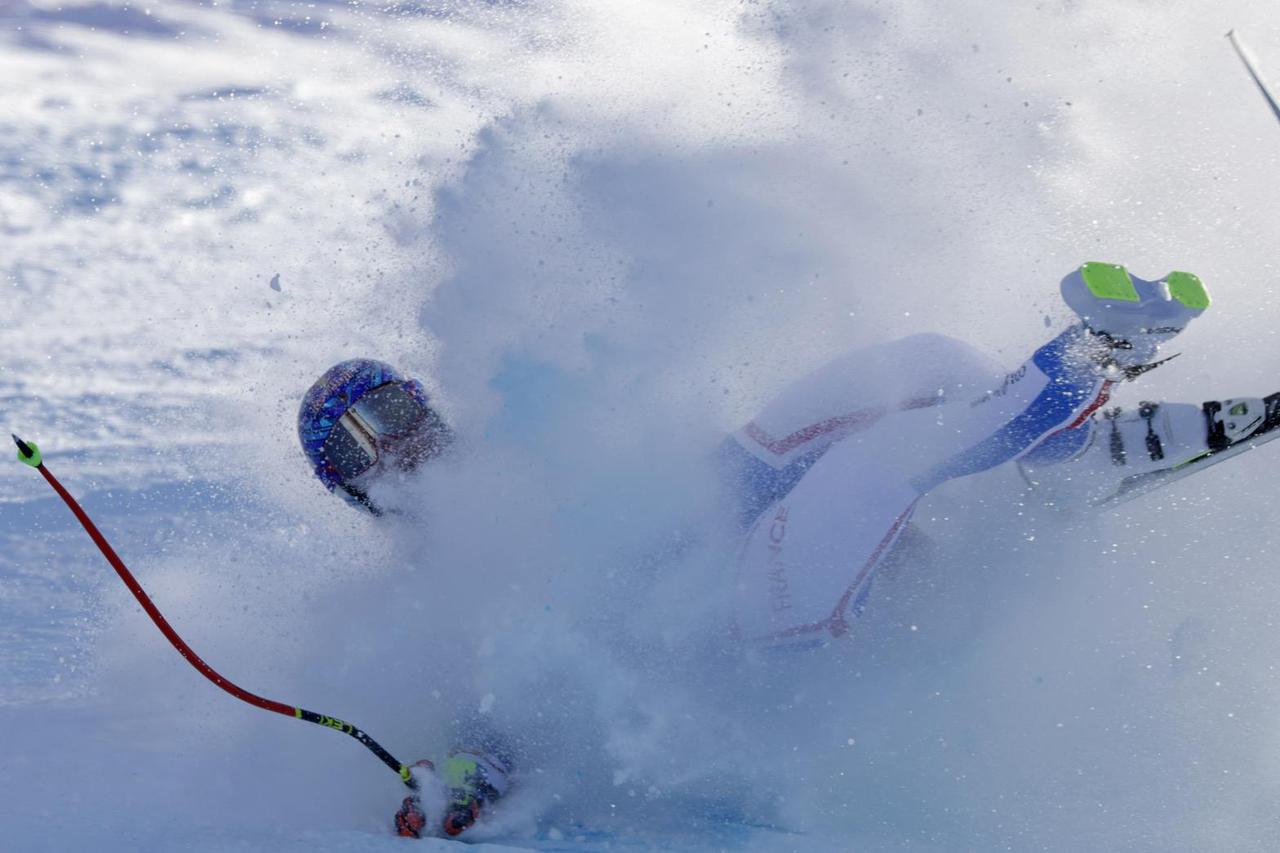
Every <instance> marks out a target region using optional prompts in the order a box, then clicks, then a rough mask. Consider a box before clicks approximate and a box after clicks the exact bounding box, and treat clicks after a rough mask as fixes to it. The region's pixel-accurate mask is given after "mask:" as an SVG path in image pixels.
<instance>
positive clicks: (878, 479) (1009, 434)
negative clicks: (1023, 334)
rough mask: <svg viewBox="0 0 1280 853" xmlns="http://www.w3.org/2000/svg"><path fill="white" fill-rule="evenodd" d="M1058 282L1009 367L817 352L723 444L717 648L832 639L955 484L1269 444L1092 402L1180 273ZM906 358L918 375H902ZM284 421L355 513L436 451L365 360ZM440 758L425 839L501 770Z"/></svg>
mask: <svg viewBox="0 0 1280 853" xmlns="http://www.w3.org/2000/svg"><path fill="white" fill-rule="evenodd" d="M1061 289H1062V295H1063V298H1064V299H1065V301H1066V303H1067V305H1068V306H1069V307H1070V308H1071V309H1072V310H1073V311H1074V312H1075V313H1076V314H1077V315H1078V316H1079V318H1080V321H1079V322H1077V323H1075V324H1074V325H1072V326H1070V327H1069V328H1068V329H1067V330H1066V331H1064V332H1062V333H1061V334H1059V335H1058V336H1056V337H1055V338H1054V339H1053V340H1051V341H1049V342H1048V343H1046V344H1045V345H1043V346H1042V347H1040V348H1039V349H1038V350H1036V351H1035V353H1034V354H1032V356H1031V357H1030V358H1029V359H1028V360H1027V361H1026V362H1025V363H1024V364H1022V365H1021V366H1020V367H1018V368H1017V369H1016V370H1014V371H1012V372H1009V373H1004V374H1003V375H1002V374H1001V372H1000V371H999V370H998V369H997V368H995V367H994V366H993V365H991V364H990V363H989V362H988V361H987V360H986V359H985V357H983V356H982V355H981V354H979V353H978V352H977V351H975V350H974V349H972V348H971V347H968V346H967V345H965V344H962V343H960V342H958V341H955V340H952V339H949V338H945V337H942V336H939V335H917V336H913V337H910V338H906V339H904V340H900V341H896V342H893V343H889V344H884V345H881V346H878V347H873V348H870V349H867V350H862V351H859V352H855V353H850V354H848V355H846V356H844V357H841V358H838V359H836V360H835V361H833V362H831V363H829V364H828V365H826V366H825V367H823V368H820V369H819V370H817V371H815V372H814V373H812V374H810V375H808V376H806V377H804V378H802V379H800V380H798V381H797V382H795V383H793V384H792V385H791V386H789V387H788V388H786V389H784V391H783V392H782V393H781V394H780V395H778V396H777V397H776V398H775V399H774V400H773V401H772V402H771V403H770V404H769V405H767V406H766V407H765V409H764V410H763V411H762V412H761V413H760V414H759V415H758V416H757V417H756V418H755V419H753V420H752V421H750V422H749V423H748V424H746V425H745V426H744V427H742V428H741V429H739V430H737V431H736V432H735V433H734V434H733V435H731V436H729V437H728V438H727V439H725V441H724V443H723V444H722V446H721V447H720V449H719V451H718V453H717V454H716V462H717V465H718V468H719V470H720V471H721V473H722V476H723V479H724V481H725V483H726V486H727V492H728V493H729V494H730V495H731V502H732V507H731V509H732V512H733V514H734V516H735V517H736V521H737V523H739V524H740V525H741V527H742V530H743V537H744V545H743V548H742V550H741V554H740V557H739V558H738V565H737V577H736V579H735V581H734V583H733V584H732V590H733V591H732V595H733V596H734V601H733V614H732V628H731V630H732V632H733V634H734V635H735V636H737V637H738V638H740V639H741V640H742V641H744V642H747V643H750V644H753V645H764V646H782V645H785V646H800V647H804V646H815V645H822V644H825V643H827V642H830V641H831V640H832V638H835V637H839V636H841V635H843V634H845V633H846V632H847V631H848V620H849V619H850V618H851V614H855V615H856V614H857V613H858V612H861V608H862V605H863V603H864V602H865V600H866V598H867V595H868V593H869V591H870V587H871V582H872V580H873V578H874V576H875V574H876V570H877V568H878V567H879V566H881V565H882V564H883V563H884V562H885V559H886V556H887V555H888V554H889V553H890V552H891V551H892V550H893V548H894V546H895V545H896V544H897V543H898V541H899V538H900V536H901V534H902V532H903V530H904V528H905V527H906V525H907V524H908V522H909V521H910V519H911V516H912V514H913V512H914V511H915V509H916V506H917V504H918V502H919V501H920V499H921V498H923V497H924V496H926V495H927V494H928V493H929V492H930V491H931V490H932V489H934V488H935V487H937V486H938V485H940V484H942V483H944V482H947V481H949V480H952V479H955V478H957V477H963V476H966V475H969V474H974V473H978V472H980V471H985V470H988V469H990V468H993V467H995V466H997V465H1000V464H1003V463H1006V462H1015V463H1016V464H1018V465H1019V467H1020V468H1021V470H1022V472H1023V474H1024V476H1026V478H1027V479H1028V481H1029V482H1031V483H1033V484H1051V485H1056V486H1059V487H1062V488H1074V489H1077V490H1078V491H1079V490H1083V494H1081V495H1080V496H1079V497H1081V498H1082V499H1083V500H1085V501H1087V502H1089V503H1093V504H1101V503H1106V502H1109V501H1113V500H1120V499H1125V498H1128V497H1131V496H1134V495H1136V494H1139V493H1141V492H1143V491H1146V490H1148V489H1150V488H1154V487H1155V486H1157V485H1160V484H1162V483H1164V482H1167V481H1169V480H1171V479H1174V478H1177V477H1180V476H1183V475H1185V474H1186V473H1188V472H1190V471H1194V470H1199V469H1200V468H1202V467H1205V466H1206V465H1207V464H1212V463H1213V462H1217V461H1221V460H1222V459H1224V458H1227V457H1228V456H1230V455H1233V454H1234V453H1238V452H1241V451H1243V450H1245V449H1247V448H1248V447H1250V446H1253V445H1254V444H1256V443H1259V442H1261V441H1265V440H1267V439H1269V438H1272V437H1274V436H1275V435H1277V434H1280V431H1274V430H1275V428H1276V427H1277V426H1280V394H1277V395H1272V396H1271V397H1268V398H1267V399H1265V400H1263V399H1256V398H1245V399H1229V400H1221V401H1210V402H1207V403H1204V404H1203V405H1191V404H1179V403H1173V404H1163V403H1162V404H1155V403H1143V404H1141V405H1140V406H1139V407H1138V409H1137V411H1135V412H1131V413H1125V412H1121V411H1120V410H1119V409H1111V410H1104V409H1103V407H1104V405H1105V404H1106V402H1107V400H1108V399H1109V396H1110V393H1111V391H1112V389H1113V388H1114V387H1115V385H1116V384H1117V383H1120V382H1123V381H1126V380H1132V379H1136V378H1138V377H1139V376H1141V375H1142V374H1144V373H1146V372H1147V371H1149V370H1151V369H1153V368H1154V367H1157V366H1159V365H1160V364H1163V363H1164V362H1165V361H1167V360H1168V358H1169V357H1164V358H1161V357H1160V355H1159V354H1158V353H1159V349H1160V347H1161V346H1162V345H1164V344H1166V343H1168V342H1169V341H1170V340H1171V339H1172V338H1173V337H1174V336H1176V335H1177V334H1178V333H1180V332H1181V331H1182V330H1183V329H1184V328H1186V326H1187V324H1188V323H1190V322H1191V320H1193V319H1195V318H1196V317H1198V316H1199V315H1200V314H1201V313H1203V311H1204V310H1205V309H1206V308H1207V307H1208V306H1209V297H1208V294H1207V292H1206V291H1205V289H1204V286H1203V285H1202V284H1201V282H1200V280H1199V279H1198V278H1196V277H1195V276H1194V275H1191V274H1189V273H1185V272H1173V273H1170V274H1168V275H1167V276H1165V277H1163V278H1161V279H1158V280H1153V281H1147V280H1143V279H1140V278H1137V277H1135V276H1133V275H1131V274H1130V273H1129V272H1128V271H1127V270H1125V268H1124V267H1121V266H1118V265H1114V264H1101V263H1087V264H1084V265H1083V266H1081V267H1080V268H1079V269H1077V270H1075V271H1073V272H1072V273H1070V274H1069V275H1067V276H1066V277H1065V278H1064V279H1063V280H1062V284H1061ZM908 361H909V362H912V363H915V364H919V365H923V366H922V368H921V369H920V370H918V371H917V372H916V374H915V375H913V376H910V377H905V378H904V377H903V376H902V375H901V371H900V370H899V367H900V366H901V365H902V364H903V363H906V362H908ZM904 384H905V385H906V386H908V387H906V388H904V387H903V386H904ZM298 426H299V435H300V437H301V439H302V444H303V448H304V450H305V451H306V453H307V456H308V458H309V459H310V461H311V463H312V465H313V467H314V470H315V473H316V476H317V477H318V478H319V479H320V480H321V481H322V482H323V483H324V484H325V486H326V487H328V488H329V489H330V491H333V492H335V493H338V494H340V495H341V496H342V497H344V498H345V499H347V500H348V501H350V502H351V503H353V504H355V505H357V506H360V507H362V508H363V509H365V510H367V511H369V512H372V513H374V514H375V515H376V514H381V513H382V512H383V509H382V508H381V507H380V506H379V504H378V503H377V502H376V499H375V497H373V496H371V492H370V489H371V487H372V486H373V485H374V484H375V483H376V482H377V481H379V480H380V479H381V478H383V477H384V476H385V475H386V473H387V472H402V473H403V472H408V471H413V470H415V469H417V468H418V467H419V466H421V465H422V464H423V463H424V462H426V461H428V460H430V459H432V458H434V457H436V456H438V455H440V454H441V453H443V452H445V451H446V449H447V448H448V447H449V445H450V443H451V441H452V439H453V435H452V432H451V431H450V430H449V428H448V426H447V425H446V424H445V422H444V420H443V419H442V418H441V417H440V415H439V414H438V413H437V412H436V411H435V410H434V409H433V408H432V406H431V405H430V401H429V399H428V398H427V395H426V393H425V391H424V390H423V388H422V386H421V384H420V383H418V382H416V381H414V380H410V379H407V378H405V377H403V376H401V375H399V374H397V373H396V372H395V371H394V370H393V369H392V368H390V367H389V366H387V365H385V364H382V363H380V362H373V361H367V360H355V361H348V362H343V363H341V364H339V365H336V366H335V367H333V368H331V369H330V370H329V371H328V372H326V373H325V374H324V376H322V377H321V378H320V380H319V381H317V382H316V384H315V385H314V386H313V387H312V388H311V389H310V390H309V391H308V392H307V394H306V397H305V399H304V401H303V404H302V408H301V411H300V413H299V421H298ZM457 756H461V757H460V758H458V762H460V763H458V762H454V758H455V757H457ZM450 762H454V763H453V764H449V763H446V766H445V768H444V770H443V772H442V773H441V774H439V776H440V778H441V779H443V780H444V783H445V784H444V787H445V789H446V790H447V794H446V796H445V799H446V801H447V805H446V806H445V807H444V814H445V818H444V822H443V827H444V829H445V831H446V832H447V833H449V834H456V832H460V831H461V830H462V829H464V828H465V827H466V826H469V825H471V823H474V821H475V820H476V818H477V817H478V816H479V814H480V810H481V808H482V807H484V806H485V805H487V804H488V803H491V802H493V801H494V800H496V799H498V798H499V797H501V796H502V794H503V793H504V792H505V790H506V788H507V785H508V779H507V774H508V773H509V772H510V770H511V762H510V760H509V759H508V758H507V757H506V756H502V757H499V756H497V755H495V754H493V753H491V752H487V751H485V750H483V749H480V750H464V751H461V752H457V753H455V754H454V756H451V758H450ZM425 827H426V817H425V814H424V813H423V809H422V805H421V802H420V801H418V800H417V799H415V798H409V799H406V801H405V803H404V806H403V807H402V809H401V812H400V813H399V814H398V815H397V828H398V829H399V830H400V832H401V834H407V835H414V836H417V835H419V834H421V833H422V832H424V831H426V829H425Z"/></svg>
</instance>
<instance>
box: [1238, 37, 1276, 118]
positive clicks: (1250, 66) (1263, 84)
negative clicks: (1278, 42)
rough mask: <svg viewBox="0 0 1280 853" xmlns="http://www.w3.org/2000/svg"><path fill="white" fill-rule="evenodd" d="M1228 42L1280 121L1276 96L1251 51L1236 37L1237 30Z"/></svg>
mask: <svg viewBox="0 0 1280 853" xmlns="http://www.w3.org/2000/svg"><path fill="white" fill-rule="evenodd" d="M1227 40H1228V41H1230V42H1231V46H1232V47H1233V48H1234V49H1235V52H1236V56H1238V57H1240V61H1241V62H1243V63H1244V68H1245V70H1246V71H1248V72H1249V76H1250V77H1252V78H1253V83H1254V85H1255V86H1257V87H1258V91H1259V92H1261V93H1262V97H1264V98H1266V99H1267V105H1268V106H1269V107H1271V112H1272V113H1273V114H1274V115H1275V117H1276V119H1277V120H1280V103H1277V101H1276V97H1275V95H1274V94H1272V92H1271V87H1270V86H1268V85H1267V81H1265V80H1263V79H1262V74H1261V73H1259V71H1258V66H1257V63H1255V62H1254V61H1253V59H1252V58H1251V57H1250V56H1249V51H1248V50H1246V49H1245V46H1244V43H1243V42H1241V41H1240V37H1239V36H1238V35H1236V31H1235V30H1231V31H1229V32H1228V33H1227Z"/></svg>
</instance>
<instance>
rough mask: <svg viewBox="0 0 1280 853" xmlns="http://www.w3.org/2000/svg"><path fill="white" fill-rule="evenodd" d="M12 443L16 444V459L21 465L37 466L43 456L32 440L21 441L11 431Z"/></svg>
mask: <svg viewBox="0 0 1280 853" xmlns="http://www.w3.org/2000/svg"><path fill="white" fill-rule="evenodd" d="M9 435H12V436H13V443H14V444H16V445H18V461H19V462H21V463H22V464H23V465H30V466H31V467H32V468H39V467H40V463H41V462H43V461H44V460H43V458H42V457H41V456H40V448H38V447H36V443H35V442H34V441H23V440H22V439H20V438H18V437H17V436H16V435H13V433H9Z"/></svg>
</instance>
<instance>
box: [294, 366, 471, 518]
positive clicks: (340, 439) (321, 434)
mask: <svg viewBox="0 0 1280 853" xmlns="http://www.w3.org/2000/svg"><path fill="white" fill-rule="evenodd" d="M298 438H299V440H300V441H301V442H302V451H303V452H304V453H305V454H306V455H307V459H308V460H309V461H310V462H311V466H312V470H313V471H314V472H315V475H316V477H317V478H319V480H320V482H322V483H324V485H325V488H327V489H328V490H329V491H331V492H334V493H336V494H338V495H339V496H341V497H342V498H343V499H344V500H346V501H347V502H348V503H351V504H353V505H355V506H359V507H361V508H362V509H365V510H368V511H369V512H372V513H373V514H374V515H380V514H381V511H380V510H379V508H378V507H377V506H375V505H374V504H373V502H372V501H370V499H369V496H368V493H367V492H366V491H365V489H364V488H362V485H367V483H368V480H369V478H371V477H372V476H374V472H375V471H376V470H377V469H379V468H381V467H382V466H383V465H384V464H385V460H386V458H388V457H392V458H394V459H395V461H396V462H397V464H398V465H399V467H400V468H401V469H402V470H410V469H412V468H415V467H416V466H417V465H418V464H419V463H421V462H423V461H425V460H426V459H429V458H431V457H433V456H435V455H437V454H438V453H439V452H440V451H442V450H443V449H444V448H445V447H446V446H447V445H448V444H449V442H450V441H451V440H452V432H451V431H450V430H449V427H448V426H447V425H446V424H445V423H444V421H443V420H441V419H440V416H439V415H438V414H437V413H436V412H435V410H434V409H433V408H432V407H431V404H430V400H429V398H428V395H427V392H426V389H425V388H423V386H422V383H421V382H419V381H418V380H416V379H410V378H409V377H407V376H404V375H403V374H401V373H400V372H399V371H397V370H396V369H395V368H394V367H392V366H391V365H389V364H387V363H385V362H382V361H375V360H373V359H368V358H353V359H350V360H348V361H343V362H340V363H338V364H335V365H334V366H333V367H331V368H329V369H328V370H327V371H325V373H324V375H322V376H321V377H320V378H319V379H317V380H316V382H315V384H314V385H312V386H311V388H310V389H308V391H307V393H306V394H305V395H304V396H303V398H302V405H301V406H300V407H299V409H298Z"/></svg>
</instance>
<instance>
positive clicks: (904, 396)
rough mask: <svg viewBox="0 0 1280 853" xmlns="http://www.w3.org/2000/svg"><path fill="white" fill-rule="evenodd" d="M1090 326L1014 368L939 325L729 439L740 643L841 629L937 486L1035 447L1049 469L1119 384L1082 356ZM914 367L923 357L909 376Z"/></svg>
mask: <svg viewBox="0 0 1280 853" xmlns="http://www.w3.org/2000/svg"><path fill="white" fill-rule="evenodd" d="M1089 335H1090V333H1089V332H1087V331H1086V330H1085V329H1084V328H1083V326H1081V325H1075V326H1072V327H1071V328H1069V329H1068V330H1067V331H1065V332H1063V333H1062V334H1060V335H1058V336H1057V337H1056V338H1054V339H1053V340H1052V341H1050V342H1049V343H1047V344H1045V345H1044V346H1042V347H1040V349H1038V350H1036V352H1035V353H1034V354H1033V355H1032V356H1031V358H1030V359H1028V360H1027V361H1026V362H1025V363H1024V364H1023V365H1021V366H1020V367H1018V368H1017V369H1016V370H1014V371H1013V372H1011V373H1006V374H1004V375H1003V376H1001V374H1000V372H999V370H998V369H997V368H995V367H994V366H993V365H992V364H991V363H990V362H989V361H988V360H987V359H986V358H985V357H984V356H982V355H981V354H979V353H978V352H976V351H975V350H974V349H972V348H971V347H969V346H967V345H965V344H962V343H960V342H959V341H955V340H952V339H949V338H946V337H943V336H940V335H917V336H913V337H910V338H906V339H903V340H900V341H896V342H893V343H890V344H885V345H882V346H878V347H873V348H871V349H868V350H864V351H860V352H854V353H850V354H848V355H846V356H843V357H841V358H839V359H837V360H836V361H834V362H832V363H830V364H828V365H826V366H825V367H823V368H821V369H819V370H817V371H816V372H814V373H812V374H810V375H808V376H806V377H804V378H803V379H800V380H799V381H797V382H796V383H794V384H793V385H791V386H790V387H788V388H787V389H785V390H784V391H783V392H782V393H781V394H780V395H779V396H778V397H777V398H776V399H775V400H773V401H772V402H770V403H769V404H768V405H767V406H766V407H765V409H764V411H763V412H761V413H760V414H759V415H758V416H757V417H756V418H754V419H753V420H752V421H751V422H749V423H748V424H746V426H744V427H742V428H741V429H739V430H738V431H737V432H735V433H734V434H733V435H732V436H731V437H730V438H728V439H727V440H726V441H725V443H724V445H723V446H722V447H721V450H720V457H719V461H720V462H721V464H722V466H723V470H724V473H725V476H726V477H727V478H728V479H729V480H730V482H731V484H732V486H733V488H734V491H735V494H736V496H737V497H738V499H739V502H740V503H739V506H740V508H741V517H740V521H741V523H742V524H743V526H744V529H745V540H744V544H743V548H742V552H741V555H740V558H739V562H738V565H737V575H736V578H735V581H734V595H735V602H734V622H735V631H736V632H737V633H738V634H739V636H740V637H741V639H743V640H745V641H748V642H751V643H756V644H764V645H775V644H787V645H790V644H793V643H799V644H810V643H815V642H822V641H825V640H827V639H829V638H831V637H838V636H840V635H841V634H844V633H845V632H846V631H847V630H848V623H847V620H848V618H849V615H850V613H851V612H856V610H857V609H858V608H859V606H860V604H861V599H862V598H863V597H864V596H865V595H866V594H867V592H868V591H869V588H870V583H871V580H872V577H873V575H874V574H875V571H876V568H877V567H878V566H879V564H880V563H881V561H882V559H883V558H884V556H885V555H886V553H887V552H888V551H889V550H890V548H892V546H893V545H894V543H895V541H896V540H897V538H898V536H899V535H900V534H901V533H902V531H903V528H904V527H905V526H906V524H907V522H908V521H909V519H910V518H911V514H912V512H913V511H914V509H915V507H916V504H917V502H918V501H919V500H920V498H921V497H922V496H924V495H926V494H928V493H929V491H930V490H931V489H933V488H934V487H935V486H937V485H939V484H940V483H943V482H946V481H947V480H950V479H953V478H955V477H962V476H965V475H967V474H973V473H977V472H979V471H985V470H987V469H988V468H991V467H993V466H996V465H1000V464H1002V463H1004V462H1008V461H1010V460H1014V459H1019V458H1023V457H1028V458H1029V455H1031V454H1034V456H1035V457H1036V461H1037V462H1038V463H1039V464H1045V463H1047V462H1050V461H1054V460H1057V459H1067V458H1070V457H1072V456H1073V454H1075V453H1076V452H1077V451H1078V449H1079V448H1080V447H1082V446H1084V445H1085V444H1086V443H1087V442H1088V439H1089V435H1090V433H1091V431H1093V430H1094V428H1095V425H1096V423H1097V422H1096V421H1095V420H1094V418H1092V417H1091V416H1092V415H1093V413H1094V412H1095V410H1097V409H1098V408H1099V407H1100V406H1102V405H1103V404H1104V403H1105V402H1106V400H1107V398H1108V395H1109V393H1110V389H1111V386H1112V384H1113V383H1112V381H1111V380H1109V379H1108V378H1106V376H1105V375H1104V371H1103V370H1102V369H1101V368H1100V367H1099V366H1098V363H1097V361H1096V360H1095V359H1090V358H1088V357H1084V356H1082V355H1081V353H1082V352H1084V351H1086V350H1087V341H1086V338H1087V337H1088V336H1089ZM904 365H913V366H918V365H923V367H922V368H919V369H915V368H913V370H912V371H911V373H912V375H910V376H904V375H903V372H904V371H903V367H904ZM904 385H905V386H909V387H905V388H904V387H903V386H904Z"/></svg>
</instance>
